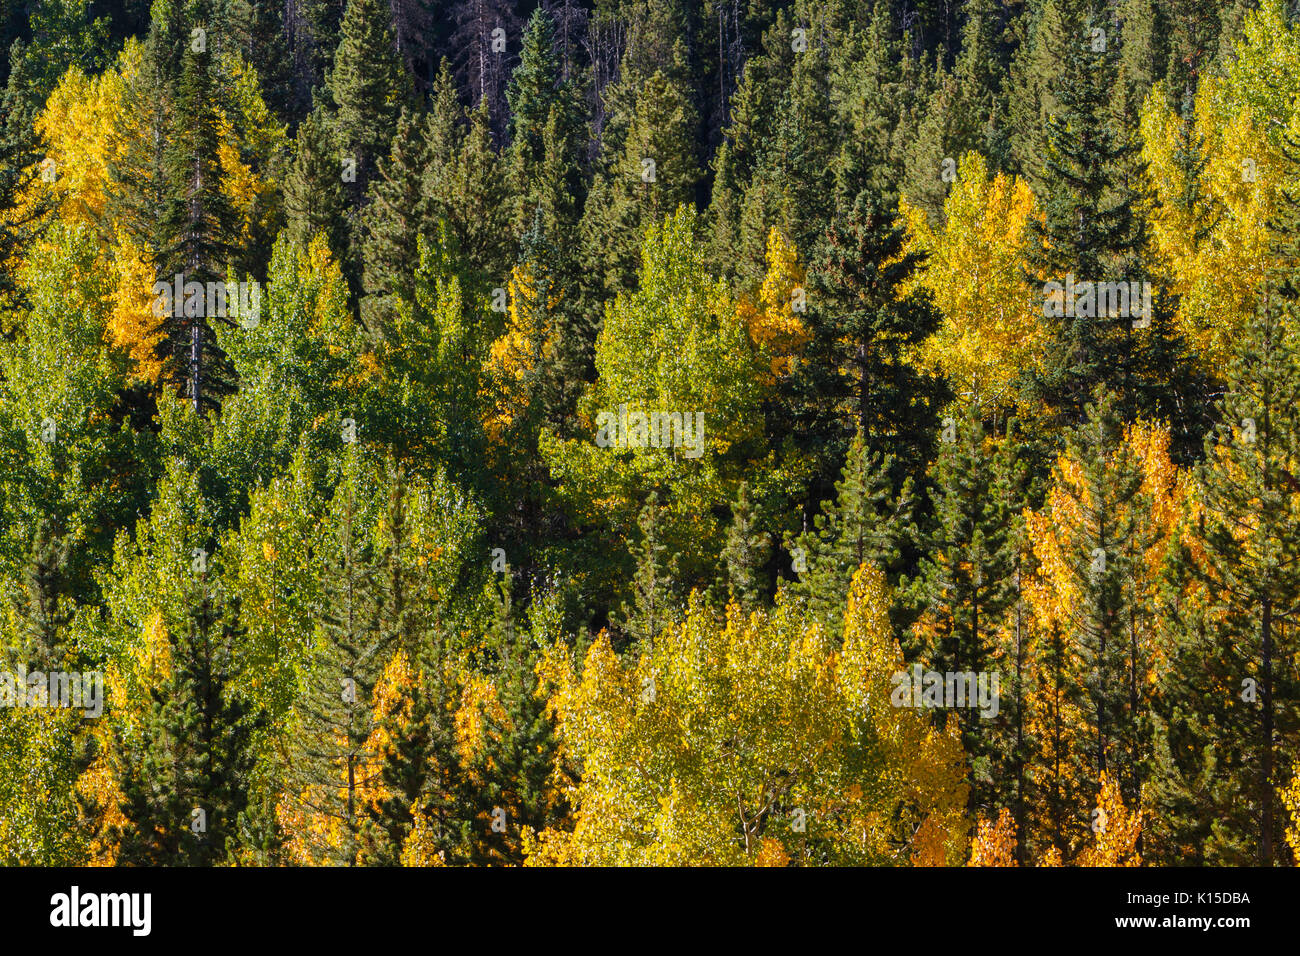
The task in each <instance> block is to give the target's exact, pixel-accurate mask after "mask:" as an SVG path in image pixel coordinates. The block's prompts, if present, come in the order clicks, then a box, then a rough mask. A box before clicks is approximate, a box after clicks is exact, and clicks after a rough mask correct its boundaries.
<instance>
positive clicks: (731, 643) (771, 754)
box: [529, 565, 968, 865]
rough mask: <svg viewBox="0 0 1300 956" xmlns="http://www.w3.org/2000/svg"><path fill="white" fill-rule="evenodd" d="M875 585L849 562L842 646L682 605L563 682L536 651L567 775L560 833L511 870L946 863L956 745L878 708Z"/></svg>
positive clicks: (957, 824) (957, 858) (898, 711)
mask: <svg viewBox="0 0 1300 956" xmlns="http://www.w3.org/2000/svg"><path fill="white" fill-rule="evenodd" d="M887 592H888V585H887V584H886V582H885V580H884V577H883V575H882V574H881V573H880V572H879V571H878V570H876V569H874V568H871V567H870V566H865V565H864V566H863V568H862V569H860V570H859V572H858V574H857V575H856V577H855V579H854V582H853V587H852V590H851V594H850V598H849V602H848V610H847V613H846V615H845V629H844V635H843V640H842V641H839V640H835V639H833V638H831V637H830V636H829V635H827V634H826V633H824V632H823V630H822V629H821V627H820V626H818V625H809V624H807V623H806V622H804V621H803V620H801V619H800V617H799V615H798V614H797V613H796V612H795V611H794V610H793V609H792V608H791V607H789V606H787V605H784V604H781V605H778V607H777V608H776V609H775V610H773V611H772V612H771V613H770V614H769V613H763V612H755V613H754V614H752V615H750V616H745V615H744V614H742V613H741V612H740V611H739V609H738V608H736V607H735V606H734V605H733V606H732V608H731V609H730V610H729V612H728V615H727V618H726V621H725V622H718V621H716V620H714V619H713V617H712V615H711V613H710V612H709V611H708V610H707V609H706V608H705V607H704V606H703V604H702V603H701V602H700V601H698V600H695V601H693V602H692V605H691V608H690V610H689V612H688V614H687V617H686V620H685V621H684V622H683V623H682V624H681V625H680V626H677V627H673V628H669V629H667V630H665V631H664V632H663V633H662V634H661V635H660V637H659V638H658V639H656V640H655V641H654V642H653V643H652V644H651V645H650V646H649V647H647V648H645V649H644V651H643V652H642V653H641V654H640V656H639V658H638V659H637V660H635V661H631V662H627V663H625V662H623V661H622V660H620V659H619V657H618V655H617V654H615V653H614V650H613V648H612V646H611V645H610V642H609V639H608V637H607V636H606V635H605V634H603V633H602V635H601V636H600V637H599V638H597V640H596V641H595V642H594V643H593V644H592V646H591V648H590V649H589V651H588V652H587V655H586V660H585V663H584V666H583V668H582V670H581V672H580V673H579V672H576V671H575V669H574V667H573V664H572V662H571V660H570V658H569V653H568V651H567V649H565V648H564V647H563V646H562V645H556V646H554V647H552V648H551V649H550V651H549V653H548V654H547V656H546V658H545V659H544V660H543V662H542V663H541V664H540V665H539V672H540V673H541V674H542V676H543V677H544V680H545V683H546V686H548V687H549V688H550V689H551V692H552V696H551V706H552V708H553V710H554V712H555V714H556V716H557V718H558V720H559V726H560V735H561V740H562V742H563V744H564V746H565V748H566V750H567V751H568V753H569V755H570V756H571V757H572V758H573V759H575V760H578V761H580V762H581V765H582V767H583V770H584V773H583V776H582V779H581V781H580V782H579V783H578V784H577V786H576V788H575V790H574V792H573V794H572V800H573V803H574V806H575V813H574V818H575V827H574V830H573V831H572V832H558V831H555V830H551V831H547V832H543V833H542V834H540V835H539V836H538V837H537V839H536V840H535V841H534V842H533V843H532V844H531V849H532V856H531V857H530V860H529V862H530V863H531V864H534V865H537V864H557V863H578V864H597V865H610V864H618V865H628V864H633V865H658V864H678V865H681V864H712V865H773V864H778V865H785V863H787V862H789V863H791V864H797V865H808V864H812V863H816V862H820V861H822V860H829V861H830V862H831V863H849V862H854V863H858V864H868V863H875V864H895V865H898V864H907V863H917V864H947V865H956V864H958V863H960V862H961V861H963V860H964V859H965V857H966V853H967V844H968V826H967V823H966V820H965V817H964V809H965V802H966V797H967V791H966V785H965V783H964V782H963V779H962V778H963V772H964V768H963V759H962V753H961V746H960V743H959V742H958V740H957V737H956V734H955V731H954V730H951V729H948V730H940V729H936V728H935V727H933V726H932V725H931V723H930V721H929V720H927V719H926V718H925V717H924V716H923V715H919V714H917V713H916V712H914V711H913V710H911V709H910V708H907V707H894V706H891V704H890V685H891V675H892V674H893V673H894V672H895V671H897V670H899V669H901V668H902V666H903V657H902V652H901V650H900V649H899V646H898V643H897V640H896V639H895V638H894V637H893V635H892V632H891V631H890V628H889V623H888V593H887ZM774 841H775V842H776V843H778V844H779V847H778V846H773V845H772V844H773V842H774Z"/></svg>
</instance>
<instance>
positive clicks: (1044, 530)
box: [1029, 394, 1159, 854]
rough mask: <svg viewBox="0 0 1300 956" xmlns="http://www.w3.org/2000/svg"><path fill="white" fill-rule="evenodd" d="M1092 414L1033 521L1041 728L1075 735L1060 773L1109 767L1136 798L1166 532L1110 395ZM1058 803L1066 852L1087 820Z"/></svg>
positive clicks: (1051, 748)
mask: <svg viewBox="0 0 1300 956" xmlns="http://www.w3.org/2000/svg"><path fill="white" fill-rule="evenodd" d="M1087 415H1088V418H1087V420H1086V421H1085V423H1084V424H1082V425H1080V426H1077V427H1076V428H1074V429H1071V430H1070V431H1069V432H1068V433H1067V435H1066V437H1065V445H1066V450H1065V452H1064V453H1063V454H1062V456H1061V459H1060V461H1059V463H1058V466H1057V469H1056V471H1055V472H1054V475H1055V478H1056V480H1055V483H1054V485H1053V488H1052V490H1051V493H1050V494H1049V497H1048V503H1047V505H1045V507H1044V510H1043V511H1042V512H1040V513H1037V514H1034V515H1031V517H1030V519H1029V521H1030V535H1031V538H1032V540H1033V542H1034V550H1035V554H1036V556H1037V558H1038V560H1039V561H1040V562H1041V565H1042V568H1041V570H1040V572H1039V576H1040V581H1041V582H1043V587H1042V588H1041V589H1039V590H1038V591H1036V593H1037V594H1038V595H1039V597H1038V598H1037V600H1039V601H1040V607H1039V608H1038V614H1039V617H1040V619H1043V620H1044V621H1045V625H1044V626H1045V629H1049V630H1050V631H1051V634H1050V636H1049V637H1048V638H1047V639H1045V640H1043V641H1041V642H1040V644H1039V653H1040V658H1039V660H1038V661H1037V662H1036V667H1037V670H1038V673H1039V681H1038V683H1039V687H1038V695H1039V696H1038V699H1037V700H1036V702H1035V707H1037V709H1038V712H1039V719H1040V724H1039V726H1040V737H1041V736H1042V732H1041V727H1043V726H1044V723H1045V722H1049V721H1051V720H1055V719H1058V718H1060V719H1062V720H1065V719H1068V720H1069V721H1070V727H1069V733H1070V734H1071V735H1073V736H1074V737H1075V738H1076V746H1075V747H1074V748H1072V749H1071V750H1070V752H1069V754H1068V756H1066V757H1065V760H1066V762H1067V763H1068V767H1069V769H1068V772H1066V773H1064V774H1060V773H1059V771H1058V773H1057V775H1063V776H1065V777H1067V778H1068V779H1069V780H1070V783H1071V785H1072V786H1074V787H1076V788H1078V789H1079V792H1081V793H1083V794H1091V795H1095V794H1097V793H1100V790H1101V780H1102V775H1103V774H1105V775H1107V776H1108V777H1109V778H1110V779H1112V780H1116V781H1118V783H1119V785H1120V788H1121V791H1122V792H1123V794H1124V799H1125V802H1126V804H1127V805H1129V806H1134V805H1136V804H1137V803H1138V801H1139V799H1140V795H1141V793H1142V786H1143V782H1144V781H1145V779H1146V777H1147V757H1148V754H1149V741H1150V707H1149V703H1148V701H1147V699H1146V695H1145V687H1146V685H1147V683H1148V682H1149V678H1150V673H1151V666H1152V659H1153V655H1154V654H1155V653H1156V649H1155V647H1154V646H1153V625H1152V606H1151V600H1152V597H1151V593H1150V591H1151V589H1150V587H1149V586H1148V585H1147V581H1148V579H1149V568H1148V565H1147V562H1148V560H1149V558H1150V555H1151V554H1152V552H1153V548H1154V546H1155V544H1156V541H1157V534H1158V533H1159V532H1158V529H1157V528H1156V526H1155V524H1154V519H1153V517H1152V515H1153V509H1154V503H1153V501H1152V497H1151V491H1150V489H1149V487H1148V486H1147V484H1146V482H1145V479H1144V474H1145V473H1144V471H1143V465H1142V462H1141V461H1140V459H1139V458H1138V454H1137V451H1136V449H1135V447H1134V445H1133V443H1132V442H1131V441H1129V440H1127V439H1126V437H1125V434H1124V427H1123V425H1122V423H1121V421H1120V419H1119V417H1118V414H1117V412H1116V408H1115V402H1114V399H1113V397H1112V396H1110V395H1106V394H1099V396H1098V398H1097V401H1096V402H1095V403H1093V404H1090V405H1089V406H1088V408H1087ZM1048 698H1051V700H1050V701H1049V700H1048ZM1057 698H1060V699H1057ZM1070 715H1073V716H1070ZM1040 747H1041V748H1042V754H1043V756H1042V758H1041V759H1042V762H1044V763H1050V764H1052V765H1054V766H1059V758H1060V756H1061V753H1060V748H1059V747H1058V746H1057V745H1055V744H1052V743H1050V742H1049V741H1046V740H1045V739H1040ZM1055 800H1056V802H1055V803H1053V802H1052V800H1050V799H1049V800H1048V803H1049V806H1050V812H1049V813H1048V814H1047V815H1048V816H1049V817H1050V818H1051V819H1052V820H1053V821H1054V822H1053V825H1052V827H1051V829H1050V832H1051V833H1052V836H1053V839H1054V840H1055V842H1056V844H1057V846H1058V849H1060V850H1061V852H1062V853H1063V854H1068V853H1069V852H1070V851H1071V846H1070V844H1069V842H1068V840H1067V837H1066V835H1065V833H1066V830H1065V829H1064V827H1063V825H1062V823H1061V820H1062V819H1063V818H1067V819H1072V820H1073V822H1072V823H1071V824H1070V826H1071V827H1074V828H1076V829H1075V832H1076V833H1081V831H1079V830H1078V829H1077V828H1078V827H1081V826H1082V821H1080V820H1078V819H1074V818H1073V817H1072V816H1071V810H1070V809H1069V807H1070V798H1068V797H1065V796H1063V795H1058V797H1057V798H1055ZM1075 810H1076V811H1077V806H1076V807H1075Z"/></svg>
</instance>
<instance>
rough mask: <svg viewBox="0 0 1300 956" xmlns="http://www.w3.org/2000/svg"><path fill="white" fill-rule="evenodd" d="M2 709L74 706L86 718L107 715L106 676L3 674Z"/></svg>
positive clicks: (22, 670) (89, 673)
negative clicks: (105, 698) (105, 701)
mask: <svg viewBox="0 0 1300 956" xmlns="http://www.w3.org/2000/svg"><path fill="white" fill-rule="evenodd" d="M0 707H31V708H38V707H50V708H60V707H72V708H76V709H78V710H80V711H81V712H82V716H83V717H86V718H91V717H99V716H100V715H102V714H103V713H104V675H103V674H101V673H99V672H98V671H86V672H84V673H83V672H81V671H49V672H46V671H31V672H28V671H27V669H26V668H25V667H22V666H19V668H18V671H17V673H10V672H9V671H0Z"/></svg>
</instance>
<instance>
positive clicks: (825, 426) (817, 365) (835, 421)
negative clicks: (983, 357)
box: [779, 190, 942, 491]
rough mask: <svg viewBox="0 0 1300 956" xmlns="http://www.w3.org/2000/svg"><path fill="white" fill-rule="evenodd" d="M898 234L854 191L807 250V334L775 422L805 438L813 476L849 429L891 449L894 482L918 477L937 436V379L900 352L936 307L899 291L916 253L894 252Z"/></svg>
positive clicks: (934, 317)
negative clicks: (819, 237)
mask: <svg viewBox="0 0 1300 956" xmlns="http://www.w3.org/2000/svg"><path fill="white" fill-rule="evenodd" d="M904 242H905V237H904V230H903V228H902V226H901V224H900V223H899V222H898V220H897V217H896V216H895V215H894V214H892V213H890V212H889V211H887V210H886V209H884V208H882V207H881V206H880V204H879V203H878V202H877V201H876V200H875V199H873V198H872V197H871V196H870V194H869V193H868V192H867V191H866V190H863V191H862V192H860V193H859V194H858V195H857V196H856V198H855V199H853V200H851V201H847V202H845V204H844V205H843V206H842V207H841V208H840V210H839V211H838V212H837V213H836V216H835V218H834V220H833V221H832V223H831V226H830V228H828V229H827V231H826V234H825V236H824V237H823V239H822V241H821V242H819V243H818V245H817V247H816V248H815V249H814V250H813V253H812V256H811V262H810V266H809V270H808V271H809V276H810V279H809V288H808V290H807V304H808V320H807V321H808V324H809V326H810V332H811V334H812V338H811V341H810V342H809V343H808V345H807V346H806V347H805V349H804V352H803V358H802V360H801V361H800V362H799V364H798V366H797V367H796V369H795V370H794V372H793V374H792V375H791V376H790V378H789V382H788V384H786V385H785V386H784V394H783V395H782V404H781V408H780V419H779V420H780V421H781V422H782V423H783V424H782V426H781V428H782V429H783V430H785V431H789V432H792V433H793V434H796V435H799V436H805V437H801V438H798V439H796V441H797V443H798V444H800V445H801V446H803V447H804V450H805V453H807V454H810V455H811V456H812V457H813V461H814V462H815V463H816V469H817V474H818V475H819V480H820V481H822V482H825V481H826V477H827V476H828V475H830V474H833V471H832V470H831V469H833V468H835V467H837V465H838V463H839V461H841V460H842V456H843V455H844V450H845V447H846V445H847V436H849V435H852V434H853V433H854V432H855V431H861V432H862V433H863V435H864V437H865V439H866V440H867V441H868V442H869V444H870V446H871V447H872V448H873V449H875V450H879V451H881V452H883V453H885V454H887V455H889V456H891V458H892V459H893V462H894V469H895V476H894V477H895V482H896V483H898V482H901V481H902V476H903V475H904V474H915V475H918V476H919V473H920V471H921V469H922V467H923V465H922V463H923V462H924V461H925V460H926V459H927V457H928V454H929V448H930V445H931V443H932V436H936V435H937V434H938V429H937V428H936V427H935V426H936V424H937V423H936V421H935V412H936V411H937V408H938V406H939V402H940V400H941V398H942V382H941V381H940V380H938V379H936V378H933V377H931V376H928V375H926V374H924V373H922V372H919V371H918V370H917V369H916V368H915V367H914V366H913V365H911V364H910V363H909V362H907V360H906V358H905V352H906V349H907V348H908V347H909V345H910V344H913V343H919V342H921V341H922V340H924V339H925V338H926V337H927V336H929V335H930V334H931V333H932V332H933V331H934V330H935V329H936V328H938V325H939V314H938V312H937V311H936V310H935V309H934V308H933V306H932V305H931V304H930V303H929V301H928V300H927V299H926V298H925V297H924V295H923V294H921V293H917V292H913V293H908V294H906V295H901V296H900V294H899V290H900V287H901V286H902V285H903V283H905V282H906V281H907V279H908V278H909V277H910V276H911V275H912V274H913V272H914V271H915V269H916V267H917V264H918V261H919V260H918V258H917V256H916V255H915V254H912V253H904V251H903V246H904ZM822 487H825V485H824V484H822V485H819V486H818V490H819V491H820V488H822Z"/></svg>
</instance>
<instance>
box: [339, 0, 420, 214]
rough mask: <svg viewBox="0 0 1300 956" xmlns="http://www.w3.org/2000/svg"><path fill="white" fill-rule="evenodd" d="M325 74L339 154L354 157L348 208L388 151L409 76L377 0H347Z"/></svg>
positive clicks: (406, 97)
mask: <svg viewBox="0 0 1300 956" xmlns="http://www.w3.org/2000/svg"><path fill="white" fill-rule="evenodd" d="M341 31H342V32H341V37H340V39H339V45H338V49H337V50H336V51H335V53H334V68H333V70H332V72H331V73H330V77H329V83H328V86H329V93H330V100H331V103H332V105H333V121H334V132H335V135H336V137H337V138H338V143H339V148H340V149H341V150H342V152H343V155H344V156H345V157H346V158H348V159H350V160H353V161H355V167H354V168H353V169H352V170H351V171H350V172H351V173H353V174H354V175H352V176H350V177H349V179H348V180H347V182H348V186H347V188H346V192H347V195H348V199H349V201H350V203H351V205H352V207H353V208H354V209H357V208H360V206H361V205H362V204H363V203H364V201H365V198H366V190H367V189H368V187H369V186H370V183H371V181H372V180H373V179H374V178H375V176H376V175H377V173H378V164H379V162H380V160H381V159H383V158H384V157H385V156H387V155H388V154H389V150H390V149H391V147H392V143H393V135H394V134H395V133H396V132H397V122H398V119H399V117H400V114H401V109H402V106H403V105H406V104H408V103H409V101H410V99H411V95H412V91H411V82H410V77H409V76H407V74H406V71H405V70H404V69H403V67H402V63H401V60H400V59H399V58H398V55H397V43H396V40H394V38H393V27H392V15H391V13H390V11H389V9H388V4H387V3H381V2H380V0H348V5H347V12H346V13H345V14H344V15H343V25H342V28H341Z"/></svg>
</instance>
